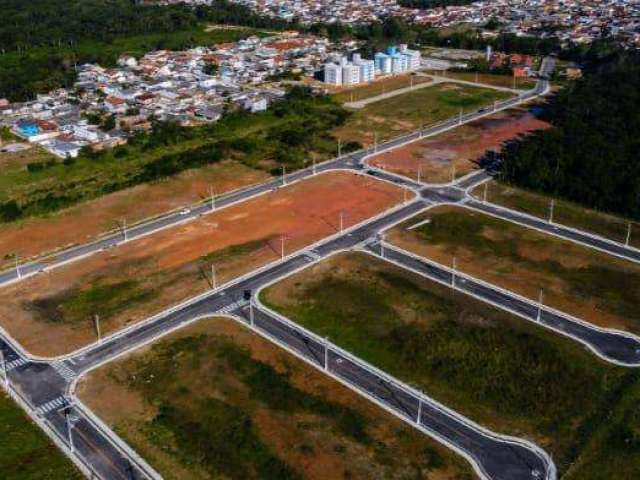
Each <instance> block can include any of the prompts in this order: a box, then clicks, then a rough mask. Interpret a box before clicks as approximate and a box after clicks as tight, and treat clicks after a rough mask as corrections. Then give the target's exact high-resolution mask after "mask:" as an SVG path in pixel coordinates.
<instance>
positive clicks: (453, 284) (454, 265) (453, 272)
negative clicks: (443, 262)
mask: <svg viewBox="0 0 640 480" xmlns="http://www.w3.org/2000/svg"><path fill="white" fill-rule="evenodd" d="M451 288H454V289H455V288H456V256H455V255H454V256H453V264H452V269H451Z"/></svg>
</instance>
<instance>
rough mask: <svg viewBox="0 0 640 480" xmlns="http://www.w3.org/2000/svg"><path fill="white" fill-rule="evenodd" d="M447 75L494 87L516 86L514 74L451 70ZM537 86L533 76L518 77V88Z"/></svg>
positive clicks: (445, 74) (524, 88) (525, 88)
mask: <svg viewBox="0 0 640 480" xmlns="http://www.w3.org/2000/svg"><path fill="white" fill-rule="evenodd" d="M444 76H445V77H449V78H453V79H454V80H464V81H466V82H475V83H483V84H485V85H492V86H494V87H505V88H514V81H513V76H511V75H496V74H493V73H478V74H476V73H474V72H451V71H447V72H445V73H444ZM535 86H536V81H535V80H534V79H532V78H516V81H515V88H516V89H518V90H528V89H530V88H533V87H535Z"/></svg>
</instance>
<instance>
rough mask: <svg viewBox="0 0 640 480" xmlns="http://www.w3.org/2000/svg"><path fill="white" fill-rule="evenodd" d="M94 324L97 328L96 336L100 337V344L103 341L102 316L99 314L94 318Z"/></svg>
mask: <svg viewBox="0 0 640 480" xmlns="http://www.w3.org/2000/svg"><path fill="white" fill-rule="evenodd" d="M93 323H94V325H95V327H96V335H97V336H98V342H99V341H100V340H101V337H102V335H101V332H100V315H98V314H97V313H96V314H95V315H94V316H93Z"/></svg>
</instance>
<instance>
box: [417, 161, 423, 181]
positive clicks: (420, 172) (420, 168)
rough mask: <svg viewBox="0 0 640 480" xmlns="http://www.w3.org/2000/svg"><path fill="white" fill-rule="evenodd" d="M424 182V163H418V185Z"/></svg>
mask: <svg viewBox="0 0 640 480" xmlns="http://www.w3.org/2000/svg"><path fill="white" fill-rule="evenodd" d="M421 180H422V162H420V163H418V183H421Z"/></svg>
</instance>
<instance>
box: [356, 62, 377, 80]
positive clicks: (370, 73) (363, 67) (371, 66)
mask: <svg viewBox="0 0 640 480" xmlns="http://www.w3.org/2000/svg"><path fill="white" fill-rule="evenodd" d="M375 78H376V64H375V63H374V61H373V60H361V61H360V81H361V82H373V80H375Z"/></svg>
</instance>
